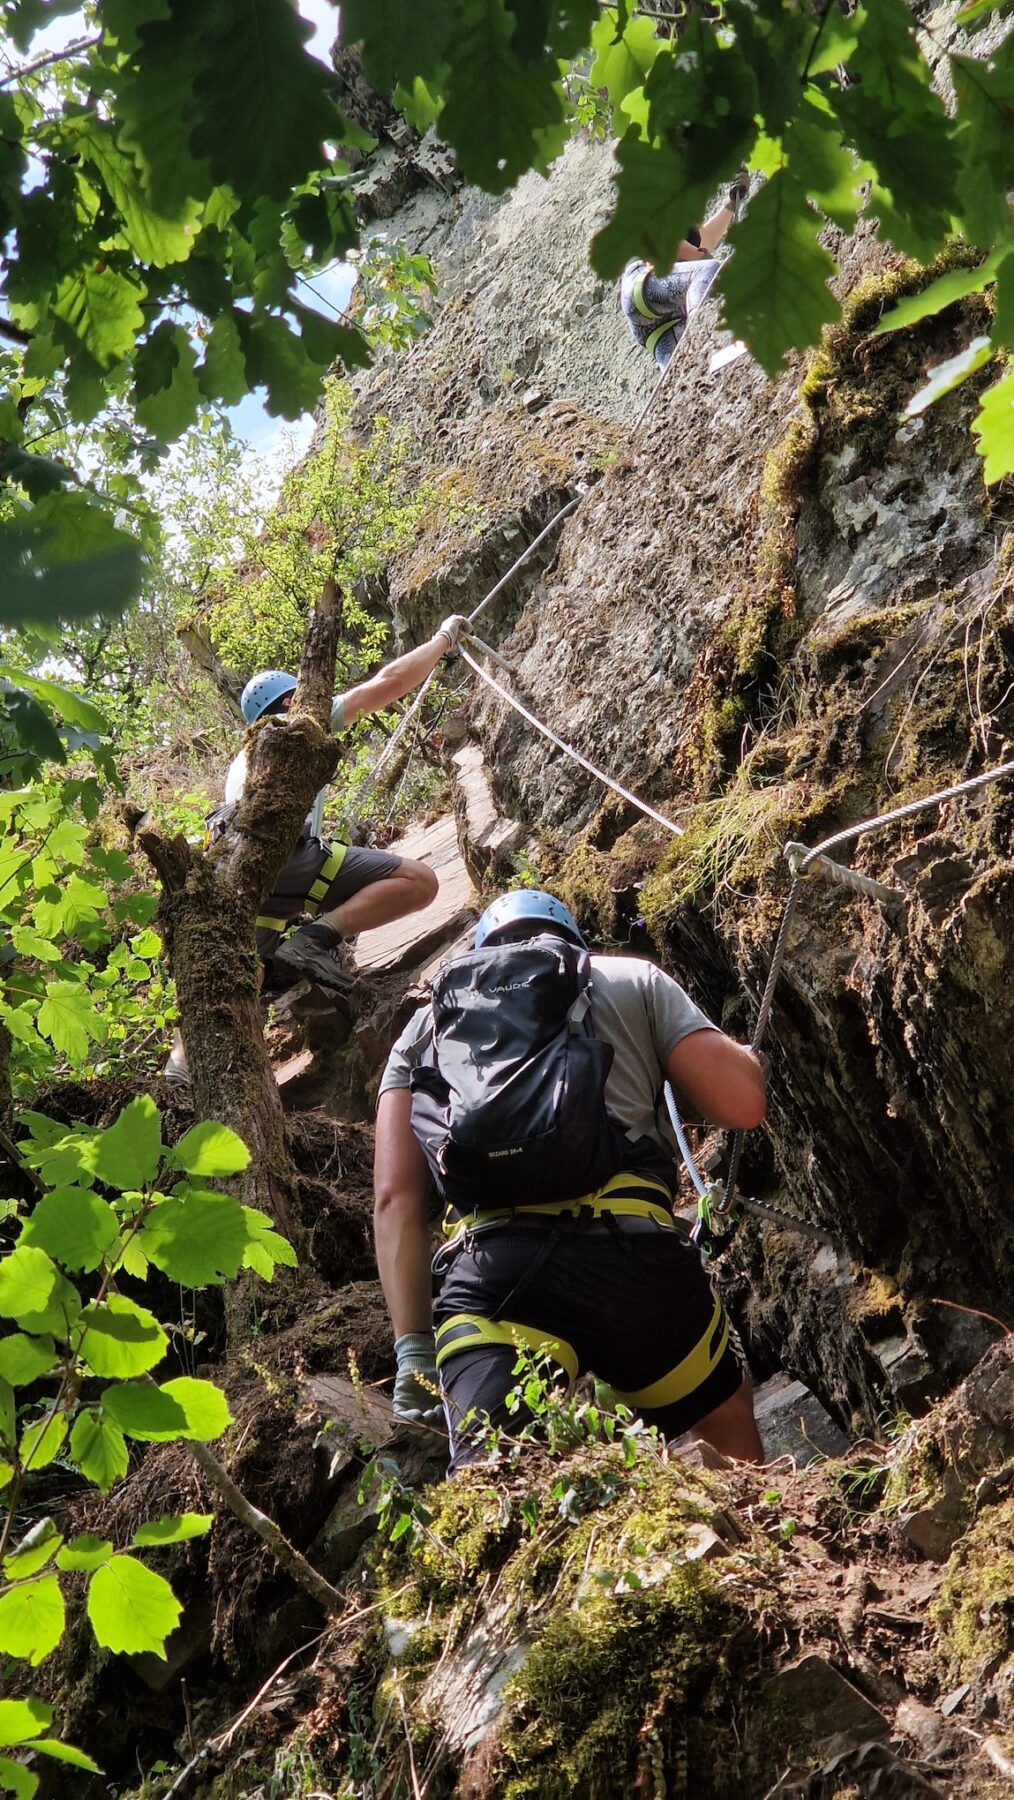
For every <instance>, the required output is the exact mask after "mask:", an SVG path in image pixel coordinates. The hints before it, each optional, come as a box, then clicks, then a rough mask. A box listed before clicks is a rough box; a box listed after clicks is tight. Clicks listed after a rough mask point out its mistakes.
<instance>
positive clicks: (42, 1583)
mask: <svg viewBox="0 0 1014 1800" xmlns="http://www.w3.org/2000/svg"><path fill="white" fill-rule="evenodd" d="M64 1616H65V1615H64V1605H63V1595H62V1594H61V1592H60V1583H59V1579H58V1578H57V1576H56V1575H52V1574H50V1575H41V1576H39V1578H38V1580H36V1581H24V1582H20V1583H19V1584H18V1586H17V1587H12V1588H8V1590H7V1592H6V1593H5V1594H0V1655H4V1656H20V1657H24V1658H25V1659H26V1660H27V1661H28V1662H30V1663H31V1665H32V1668H33V1669H34V1668H37V1667H38V1664H39V1663H40V1662H41V1661H42V1660H43V1657H46V1656H48V1655H49V1653H50V1651H51V1650H55V1649H56V1646H57V1644H58V1643H59V1642H60V1639H61V1638H62V1636H63V1626H64Z"/></svg>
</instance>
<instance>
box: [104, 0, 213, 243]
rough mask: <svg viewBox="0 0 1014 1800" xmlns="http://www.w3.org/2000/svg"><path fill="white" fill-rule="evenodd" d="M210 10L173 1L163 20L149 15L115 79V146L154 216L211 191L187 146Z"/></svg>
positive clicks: (191, 1) (186, 0)
mask: <svg viewBox="0 0 1014 1800" xmlns="http://www.w3.org/2000/svg"><path fill="white" fill-rule="evenodd" d="M149 10H150V9H149ZM208 11H209V8H208V5H207V0H177V4H175V5H174V6H173V7H172V8H171V11H170V14H169V17H168V18H159V17H154V16H150V17H149V19H148V20H147V21H146V22H145V23H143V24H142V26H141V28H140V30H139V31H138V34H137V35H138V44H137V49H136V50H135V52H134V54H133V55H132V56H130V57H128V58H127V59H125V61H124V62H123V63H122V64H121V66H120V67H119V69H118V70H117V72H116V76H115V81H116V92H115V102H114V108H115V115H116V118H117V119H118V120H119V121H120V123H121V126H122V129H121V131H120V135H119V140H118V141H119V143H120V145H121V147H122V148H123V149H124V150H125V151H127V152H128V153H129V154H130V155H131V156H132V157H133V158H134V161H135V162H136V163H137V166H138V170H139V173H140V176H141V184H142V187H143V189H144V192H145V193H146V194H148V195H149V196H150V198H151V204H152V205H153V206H154V207H155V208H156V210H158V211H167V212H170V213H171V212H172V211H173V210H174V209H175V208H176V207H177V206H178V205H180V204H185V203H186V202H187V201H188V200H189V199H190V198H191V197H196V198H203V197H204V196H206V195H208V194H209V193H210V191H211V188H212V187H213V185H214V184H213V182H212V180H211V177H210V175H209V174H208V171H207V168H206V166H205V165H203V164H202V163H200V162H198V161H197V160H196V158H195V157H194V155H193V154H192V151H191V149H190V143H189V138H190V130H191V124H192V119H193V111H192V93H191V90H192V86H193V79H194V70H195V68H196V67H198V66H200V63H201V61H202V60H203V58H204V56H205V54H206V52H205V48H204V44H203V41H202V40H203V35H204V31H205V27H206V23H207V15H208ZM228 66H229V64H228V63H227V64H226V67H227V68H228Z"/></svg>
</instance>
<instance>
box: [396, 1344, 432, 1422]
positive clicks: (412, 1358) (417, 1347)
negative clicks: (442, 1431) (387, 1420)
mask: <svg viewBox="0 0 1014 1800" xmlns="http://www.w3.org/2000/svg"><path fill="white" fill-rule="evenodd" d="M394 1354H395V1359H396V1361H397V1364H398V1373H397V1375H396V1377H395V1382H394V1396H393V1400H392V1405H393V1408H394V1414H395V1417H396V1418H398V1419H416V1420H418V1421H420V1422H421V1423H422V1424H423V1425H439V1424H441V1423H442V1421H443V1416H444V1409H443V1407H442V1406H441V1404H440V1401H439V1400H438V1399H437V1396H436V1394H434V1393H433V1392H432V1391H431V1389H430V1388H429V1387H424V1386H423V1384H422V1382H421V1381H420V1380H419V1376H420V1375H422V1376H424V1377H425V1379H426V1380H427V1381H428V1382H430V1383H432V1386H433V1387H434V1388H435V1387H436V1385H437V1352H436V1345H435V1344H434V1342H433V1333H432V1331H406V1333H405V1335H404V1337H400V1338H395V1340H394Z"/></svg>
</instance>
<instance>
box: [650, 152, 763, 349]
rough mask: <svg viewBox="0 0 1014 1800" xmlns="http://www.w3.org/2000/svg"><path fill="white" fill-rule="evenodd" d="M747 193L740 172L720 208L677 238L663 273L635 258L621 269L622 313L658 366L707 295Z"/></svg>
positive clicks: (747, 179) (746, 181)
mask: <svg viewBox="0 0 1014 1800" xmlns="http://www.w3.org/2000/svg"><path fill="white" fill-rule="evenodd" d="M749 191H750V177H749V176H748V175H747V173H746V171H745V170H741V171H740V173H739V174H738V175H737V176H736V179H735V181H734V182H733V183H732V186H731V187H730V189H729V194H728V199H727V200H726V202H725V204H724V206H720V207H719V208H718V211H717V212H714V213H712V215H711V217H710V219H707V220H706V221H705V223H704V224H703V225H700V226H698V225H694V226H693V227H691V229H690V230H689V231H688V232H687V235H686V237H685V238H683V239H682V241H681V242H680V246H679V249H678V250H677V252H676V262H675V264H674V266H673V267H672V268H671V269H670V270H669V271H668V273H667V274H661V275H660V274H658V273H657V272H656V271H655V270H654V269H653V268H652V266H651V264H650V263H649V262H645V261H644V260H643V259H642V258H639V257H635V258H634V259H633V260H632V261H631V262H628V264H627V266H626V268H625V269H624V271H623V277H622V280H621V282H620V306H621V307H622V309H623V315H624V317H625V319H626V321H627V324H628V326H629V327H630V333H631V336H632V337H633V338H634V340H635V342H636V343H638V344H642V345H643V346H644V348H645V350H647V351H648V352H649V353H650V354H651V355H652V356H654V358H655V361H656V362H657V364H658V366H659V368H660V369H665V368H667V367H668V365H669V362H670V359H671V357H672V354H673V351H674V350H675V349H676V346H677V344H678V343H679V342H680V339H681V338H682V336H683V333H684V332H685V331H686V328H687V325H688V324H689V322H690V320H691V318H692V317H693V314H694V313H695V312H696V311H697V309H698V307H699V306H700V305H701V303H702V301H703V300H705V299H706V298H707V295H708V291H709V289H710V287H711V284H712V282H713V281H714V279H715V276H716V275H717V274H718V271H719V269H720V267H721V264H720V263H719V262H718V261H717V260H716V258H715V251H716V250H717V248H718V246H719V244H720V243H721V241H722V239H723V238H724V236H725V234H726V232H727V231H728V229H729V226H730V225H731V224H732V222H733V220H734V219H735V217H736V213H737V210H738V208H739V203H740V201H741V200H742V199H744V198H745V196H746V195H747V194H748V193H749Z"/></svg>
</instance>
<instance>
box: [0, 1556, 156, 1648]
mask: <svg viewBox="0 0 1014 1800" xmlns="http://www.w3.org/2000/svg"><path fill="white" fill-rule="evenodd" d="M0 1605H2V1601H0ZM87 1610H88V1617H89V1619H90V1620H91V1623H92V1630H93V1631H94V1633H95V1636H96V1638H97V1639H98V1641H99V1643H100V1644H101V1645H102V1646H103V1648H104V1649H106V1650H119V1651H124V1652H126V1653H127V1654H128V1655H139V1654H141V1653H142V1652H144V1651H151V1652H153V1653H154V1654H155V1655H156V1656H161V1657H164V1656H165V1640H166V1638H167V1637H168V1636H169V1634H170V1632H172V1631H175V1629H176V1627H177V1625H178V1624H179V1622H180V1616H181V1614H182V1612H183V1608H182V1606H181V1605H180V1603H179V1601H178V1600H177V1598H176V1596H175V1594H174V1593H173V1591H172V1588H171V1587H170V1586H169V1583H168V1582H167V1581H163V1579H162V1577H161V1575H156V1574H155V1572H154V1570H153V1569H146V1568H145V1566H144V1564H143V1563H141V1562H138V1560H137V1558H136V1557H134V1556H113V1557H111V1558H110V1560H109V1561H108V1562H107V1563H104V1564H103V1565H102V1567H101V1569H96V1571H95V1574H94V1575H93V1576H92V1578H91V1581H90V1582H89V1584H88V1601H87Z"/></svg>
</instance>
